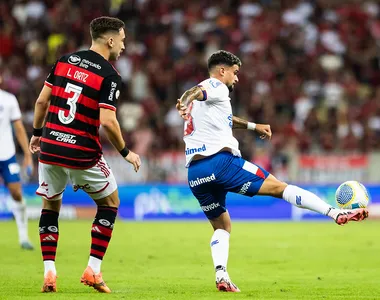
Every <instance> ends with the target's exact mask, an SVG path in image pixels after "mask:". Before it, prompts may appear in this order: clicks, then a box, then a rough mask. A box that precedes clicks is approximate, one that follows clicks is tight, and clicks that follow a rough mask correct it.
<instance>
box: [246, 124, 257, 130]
mask: <svg viewBox="0 0 380 300" xmlns="http://www.w3.org/2000/svg"><path fill="white" fill-rule="evenodd" d="M247 129H248V130H255V129H256V123H253V122H248V124H247Z"/></svg>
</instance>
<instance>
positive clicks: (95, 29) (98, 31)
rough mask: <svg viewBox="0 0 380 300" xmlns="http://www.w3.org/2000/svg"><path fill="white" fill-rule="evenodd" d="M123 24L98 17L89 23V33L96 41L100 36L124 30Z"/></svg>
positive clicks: (112, 19) (115, 20)
mask: <svg viewBox="0 0 380 300" xmlns="http://www.w3.org/2000/svg"><path fill="white" fill-rule="evenodd" d="M124 26H125V24H124V22H123V21H122V20H119V19H117V18H112V17H99V18H96V19H93V20H92V21H91V23H90V33H91V37H92V39H93V40H96V39H98V38H100V37H101V36H102V34H104V33H106V32H109V31H116V32H119V30H120V29H121V28H124Z"/></svg>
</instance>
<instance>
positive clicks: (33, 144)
mask: <svg viewBox="0 0 380 300" xmlns="http://www.w3.org/2000/svg"><path fill="white" fill-rule="evenodd" d="M40 140H41V137H40V136H34V135H33V136H32V138H31V139H30V143H29V151H30V152H32V153H33V154H35V153H37V152H40V151H41V147H40Z"/></svg>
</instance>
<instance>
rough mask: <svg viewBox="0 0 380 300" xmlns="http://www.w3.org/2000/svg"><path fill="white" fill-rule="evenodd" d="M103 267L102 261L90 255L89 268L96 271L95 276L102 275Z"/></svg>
mask: <svg viewBox="0 0 380 300" xmlns="http://www.w3.org/2000/svg"><path fill="white" fill-rule="evenodd" d="M101 265H102V260H101V259H99V258H96V257H93V256H91V255H90V258H89V259H88V266H90V267H91V269H92V270H93V271H94V273H95V275H97V274H99V273H100V266H101Z"/></svg>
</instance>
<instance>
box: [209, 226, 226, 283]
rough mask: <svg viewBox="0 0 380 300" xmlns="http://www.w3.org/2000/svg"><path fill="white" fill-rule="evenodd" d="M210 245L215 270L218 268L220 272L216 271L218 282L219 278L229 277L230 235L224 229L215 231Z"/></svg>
mask: <svg viewBox="0 0 380 300" xmlns="http://www.w3.org/2000/svg"><path fill="white" fill-rule="evenodd" d="M210 245H211V255H212V260H213V261H214V268H215V270H216V268H217V267H218V270H216V278H217V280H218V278H222V277H226V275H227V262H228V251H229V248H230V234H229V233H228V232H227V231H225V230H223V229H217V230H215V231H214V234H213V236H212V238H211V243H210Z"/></svg>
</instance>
